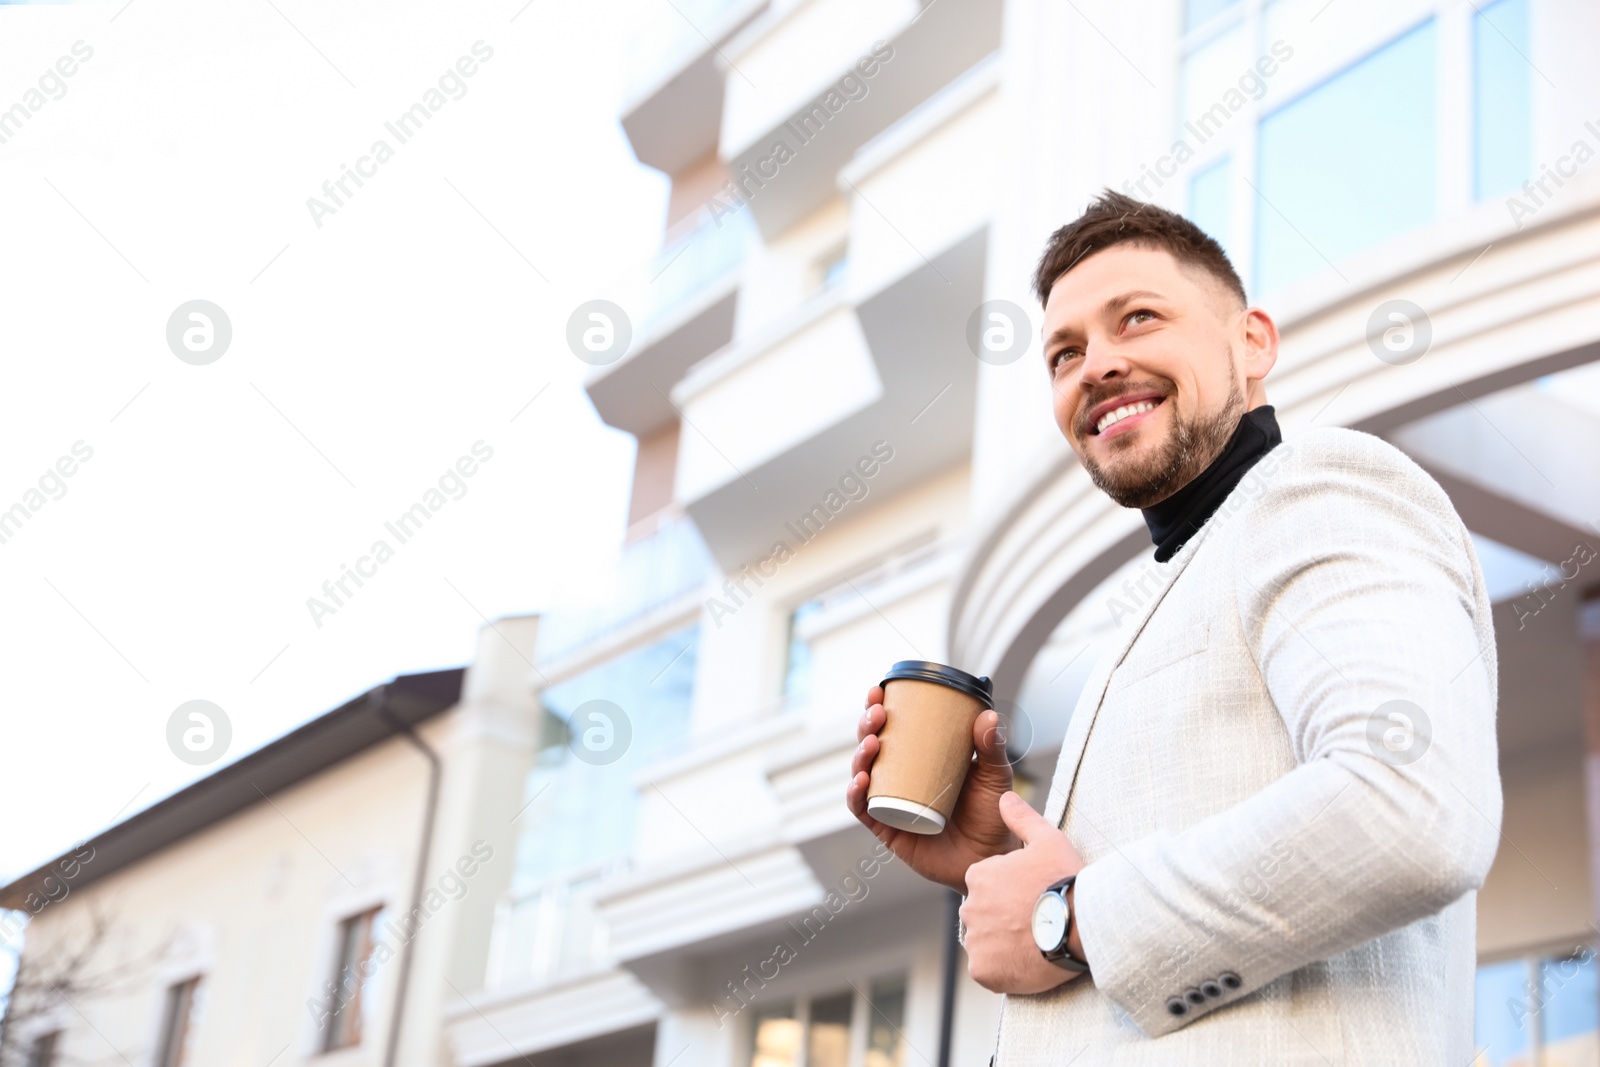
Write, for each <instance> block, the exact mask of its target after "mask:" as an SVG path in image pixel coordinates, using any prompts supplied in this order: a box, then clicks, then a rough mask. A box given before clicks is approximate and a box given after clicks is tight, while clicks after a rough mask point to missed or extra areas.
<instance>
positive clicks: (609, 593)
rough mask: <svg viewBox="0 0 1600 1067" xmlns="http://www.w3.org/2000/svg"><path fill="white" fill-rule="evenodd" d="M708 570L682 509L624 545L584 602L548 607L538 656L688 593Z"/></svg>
mask: <svg viewBox="0 0 1600 1067" xmlns="http://www.w3.org/2000/svg"><path fill="white" fill-rule="evenodd" d="M710 574H711V557H710V556H709V554H708V553H707V552H706V546H705V542H704V541H702V540H701V539H700V534H699V532H698V531H697V530H696V529H695V526H694V523H692V522H690V521H689V519H688V518H687V517H685V516H683V515H678V516H676V517H674V518H670V519H668V520H666V521H665V522H664V523H663V524H662V525H661V526H659V527H658V528H657V529H656V531H655V532H654V533H652V534H650V535H649V536H647V537H645V538H643V539H641V540H639V541H635V542H634V543H633V544H631V545H627V546H625V547H624V548H623V549H622V552H621V554H620V555H619V557H618V559H617V566H616V569H615V571H614V572H613V573H612V575H611V576H610V579H611V580H610V581H608V582H607V583H606V588H603V589H600V590H596V593H595V595H594V597H593V598H592V599H590V601H589V602H588V603H584V604H577V605H572V606H569V607H565V608H558V609H555V610H552V611H550V612H548V613H546V614H545V615H543V616H542V617H541V619H540V624H539V638H538V659H539V662H541V663H549V662H551V661H554V660H559V659H561V658H563V657H565V656H567V655H569V654H571V653H574V652H576V651H578V650H579V649H580V648H582V647H583V646H584V645H586V644H589V643H590V642H592V641H595V640H597V639H598V638H600V637H602V636H604V635H606V634H608V633H611V632H613V631H616V630H619V629H621V628H624V627H626V626H628V625H629V624H630V623H633V622H636V621H641V620H644V619H647V618H648V617H650V616H653V615H655V614H656V613H658V612H661V611H664V610H667V609H669V608H671V607H672V606H673V605H675V604H677V603H678V602H680V601H683V600H685V599H689V598H691V597H692V596H693V595H694V594H696V593H697V592H698V590H699V589H700V587H701V586H702V585H704V583H705V581H706V579H707V577H709V576H710Z"/></svg>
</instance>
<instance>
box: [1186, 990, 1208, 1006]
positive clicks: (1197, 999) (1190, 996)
mask: <svg viewBox="0 0 1600 1067" xmlns="http://www.w3.org/2000/svg"><path fill="white" fill-rule="evenodd" d="M1183 999H1184V1000H1187V1001H1188V1002H1189V1003H1190V1004H1196V1005H1198V1004H1204V1003H1205V1002H1206V995H1205V994H1204V993H1202V992H1200V990H1198V989H1194V988H1190V989H1185V990H1184V991H1183Z"/></svg>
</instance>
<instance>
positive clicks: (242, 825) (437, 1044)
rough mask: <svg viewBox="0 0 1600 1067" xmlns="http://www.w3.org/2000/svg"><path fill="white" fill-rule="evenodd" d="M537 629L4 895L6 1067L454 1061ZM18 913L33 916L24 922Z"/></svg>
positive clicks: (524, 630)
mask: <svg viewBox="0 0 1600 1067" xmlns="http://www.w3.org/2000/svg"><path fill="white" fill-rule="evenodd" d="M535 625H536V620H535V619H532V618H521V619H503V620H500V621H499V622H497V623H494V624H492V625H491V626H487V627H485V628H484V629H483V631H482V632H481V634H480V639H479V652H478V655H477V658H476V660H475V662H474V663H473V664H472V665H471V666H470V667H468V668H466V669H465V670H462V669H456V670H446V671H436V672H432V673H428V674H416V675H403V676H401V677H398V678H396V679H394V680H393V681H391V682H389V683H387V684H385V685H381V686H378V687H377V688H375V689H373V690H371V691H370V692H368V693H365V694H362V695H361V696H359V697H357V698H355V699H354V700H351V701H349V702H348V703H346V704H345V705H343V706H341V707H339V708H336V709H334V710H333V711H331V712H328V713H326V714H324V715H322V716H319V717H318V718H315V719H313V720H312V721H311V722H309V723H307V724H306V725H305V726H303V727H300V728H299V729H296V730H294V731H292V732H291V733H289V734H287V735H285V736H284V737H281V738H279V739H278V740H276V741H274V742H271V743H270V744H268V745H266V746H264V747H262V748H260V749H258V750H256V751H255V752H252V753H250V754H249V755H246V756H244V757H242V758H240V759H238V760H236V761H234V762H233V763H231V764H228V765H227V766H225V767H222V768H220V769H219V770H217V771H216V772H214V773H212V774H211V775H209V776H207V777H206V778H203V779H201V780H200V781H198V782H196V783H194V784H193V785H191V786H189V787H187V788H185V789H183V790H180V791H179V792H177V793H174V794H173V795H172V796H169V797H167V798H165V799H164V800H161V801H158V802H157V803H155V804H153V805H151V806H150V807H148V808H146V809H144V810H142V811H140V812H137V813H136V814H134V815H132V816H130V817H129V818H127V819H125V820H123V821H122V822H120V823H118V824H117V825H115V826H113V827H111V828H110V829H109V830H106V831H105V832H103V833H101V834H98V835H97V836H95V837H93V838H90V839H89V840H87V841H85V842H82V843H81V844H80V845H78V846H77V847H75V848H72V849H70V850H68V851H66V852H65V853H63V855H62V856H61V857H60V858H58V859H56V860H54V861H52V862H51V863H49V864H46V865H45V866H44V867H41V868H40V869H39V870H37V871H33V872H30V873H29V874H27V875H24V876H23V877H21V878H18V879H17V880H15V881H14V882H12V883H11V884H10V885H7V886H4V887H0V907H3V908H6V909H10V910H8V911H0V922H4V923H6V924H7V927H8V928H7V929H5V930H3V931H0V933H3V934H4V940H5V942H6V944H7V947H10V946H11V945H12V944H14V943H15V942H14V939H21V940H22V943H23V951H22V954H21V962H20V967H19V970H18V975H17V979H16V985H15V988H14V989H13V990H12V995H11V997H10V1003H9V1005H8V1012H7V1015H6V1019H5V1029H4V1035H3V1040H0V1062H3V1063H4V1064H5V1067H66V1065H69V1064H83V1063H125V1064H137V1065H139V1067H195V1065H201V1064H205V1065H211V1064H238V1065H240V1067H243V1065H245V1064H260V1065H265V1064H269V1063H270V1064H276V1065H280V1067H281V1065H284V1064H296V1063H300V1064H305V1063H317V1064H327V1065H330V1067H334V1065H337V1067H369V1065H370V1067H379V1065H383V1067H394V1065H413V1067H421V1065H424V1064H439V1063H445V1062H448V1061H449V1053H448V1051H447V1047H446V1042H445V1039H444V1034H443V1022H444V1019H443V1008H444V1005H445V1004H446V1003H447V1002H448V1001H449V1000H450V999H452V998H454V997H455V996H456V994H455V993H453V992H452V989H453V988H460V989H468V988H472V987H474V986H476V985H478V984H480V983H481V982H482V976H483V974H484V970H485V967H486V966H487V953H488V949H489V944H490V936H489V935H490V930H491V929H492V926H493V922H494V916H495V911H496V907H497V903H498V901H499V900H500V898H501V897H502V895H503V893H504V892H505V890H506V888H507V887H508V886H509V885H510V880H511V869H512V860H513V856H514V851H515V850H514V845H515V842H516V822H515V820H516V819H517V818H519V817H520V811H519V809H520V808H521V806H522V804H523V799H522V790H523V785H524V782H525V781H526V778H527V773H528V768H529V766H530V765H531V761H532V759H533V754H534V752H535V750H536V747H537V746H536V744H535V742H536V738H535V737H534V736H533V735H532V733H531V731H530V729H529V724H530V723H533V722H536V721H537V717H536V715H535V711H536V706H535V704H534V702H533V699H532V697H531V696H530V694H529V691H528V687H527V673H528V662H529V659H530V657H531V655H532V649H533V644H534V627H535ZM24 920H25V925H24Z"/></svg>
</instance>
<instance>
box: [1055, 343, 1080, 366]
mask: <svg viewBox="0 0 1600 1067" xmlns="http://www.w3.org/2000/svg"><path fill="white" fill-rule="evenodd" d="M1077 355H1078V350H1077V349H1076V348H1063V349H1062V350H1061V351H1059V352H1057V353H1056V354H1055V355H1053V356H1051V357H1050V369H1051V370H1058V369H1060V367H1061V364H1063V363H1065V362H1066V361H1067V360H1069V359H1075V358H1077Z"/></svg>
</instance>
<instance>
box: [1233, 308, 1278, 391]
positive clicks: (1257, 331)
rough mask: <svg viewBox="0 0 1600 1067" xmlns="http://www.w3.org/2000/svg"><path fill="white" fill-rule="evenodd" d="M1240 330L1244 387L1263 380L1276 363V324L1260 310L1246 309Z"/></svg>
mask: <svg viewBox="0 0 1600 1067" xmlns="http://www.w3.org/2000/svg"><path fill="white" fill-rule="evenodd" d="M1240 329H1241V331H1242V332H1243V334H1244V337H1243V342H1244V353H1243V355H1244V358H1243V360H1241V363H1242V369H1243V371H1244V377H1245V384H1246V386H1250V385H1254V384H1256V383H1258V382H1260V381H1261V380H1262V379H1263V378H1265V377H1266V376H1267V375H1268V374H1269V373H1270V372H1271V371H1272V368H1273V365H1274V364H1276V363H1277V362H1278V324H1277V323H1275V322H1273V321H1272V316H1271V315H1268V314H1267V313H1266V312H1265V311H1262V310H1261V309H1260V308H1256V307H1253V308H1246V309H1245V311H1244V315H1243V319H1242V322H1241V324H1240Z"/></svg>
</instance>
